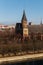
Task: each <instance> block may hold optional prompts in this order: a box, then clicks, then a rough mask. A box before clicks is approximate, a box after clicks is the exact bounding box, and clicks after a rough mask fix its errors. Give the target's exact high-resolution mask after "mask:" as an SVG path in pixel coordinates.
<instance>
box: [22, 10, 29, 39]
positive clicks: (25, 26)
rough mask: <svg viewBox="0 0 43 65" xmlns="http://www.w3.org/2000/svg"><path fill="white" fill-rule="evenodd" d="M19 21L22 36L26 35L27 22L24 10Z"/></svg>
mask: <svg viewBox="0 0 43 65" xmlns="http://www.w3.org/2000/svg"><path fill="white" fill-rule="evenodd" d="M21 23H22V28H23V38H25V37H28V24H27V18H26V15H25V11H23V16H22V20H21Z"/></svg>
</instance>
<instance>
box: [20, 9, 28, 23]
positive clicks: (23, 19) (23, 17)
mask: <svg viewBox="0 0 43 65" xmlns="http://www.w3.org/2000/svg"><path fill="white" fill-rule="evenodd" d="M23 21H27V18H26V14H25V10H23V16H22V20H21V22H23Z"/></svg>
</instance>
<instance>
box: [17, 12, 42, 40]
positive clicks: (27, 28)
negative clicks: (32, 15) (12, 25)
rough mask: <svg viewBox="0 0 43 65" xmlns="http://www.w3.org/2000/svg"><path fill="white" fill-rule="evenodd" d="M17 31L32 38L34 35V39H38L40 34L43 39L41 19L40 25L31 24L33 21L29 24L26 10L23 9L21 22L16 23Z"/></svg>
mask: <svg viewBox="0 0 43 65" xmlns="http://www.w3.org/2000/svg"><path fill="white" fill-rule="evenodd" d="M16 33H17V34H18V33H20V34H21V35H22V36H23V38H25V37H29V39H31V36H32V35H33V37H34V39H37V38H38V36H39V39H41V40H42V39H43V24H42V21H41V24H40V25H31V22H29V24H28V23H27V18H26V14H25V11H23V16H22V19H21V23H16Z"/></svg>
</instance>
